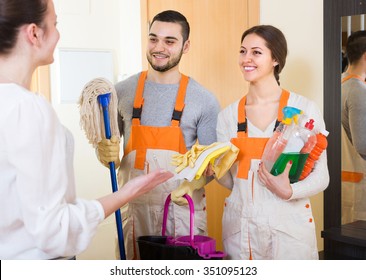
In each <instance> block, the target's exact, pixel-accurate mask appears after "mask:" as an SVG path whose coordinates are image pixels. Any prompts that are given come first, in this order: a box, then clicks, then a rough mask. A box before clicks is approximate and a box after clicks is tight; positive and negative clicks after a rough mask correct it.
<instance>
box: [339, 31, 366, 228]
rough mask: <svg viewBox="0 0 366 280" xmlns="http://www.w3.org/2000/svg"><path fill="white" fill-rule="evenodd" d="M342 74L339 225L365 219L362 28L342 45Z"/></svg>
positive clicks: (365, 38) (365, 42)
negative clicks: (343, 52)
mask: <svg viewBox="0 0 366 280" xmlns="http://www.w3.org/2000/svg"><path fill="white" fill-rule="evenodd" d="M346 54H347V60H348V67H347V69H346V71H345V72H344V73H342V85H341V91H342V93H341V106H342V107H341V108H342V109H341V116H342V224H344V223H350V222H354V221H357V220H366V179H365V174H366V83H365V79H366V31H357V32H355V33H353V34H352V35H351V36H350V37H349V39H348V41H347V45H346Z"/></svg>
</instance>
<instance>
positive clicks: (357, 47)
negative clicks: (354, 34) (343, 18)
mask: <svg viewBox="0 0 366 280" xmlns="http://www.w3.org/2000/svg"><path fill="white" fill-rule="evenodd" d="M365 52H366V37H365V36H361V37H358V38H355V39H353V40H352V41H351V42H348V43H347V47H346V53H347V58H348V61H349V63H350V64H353V63H355V62H357V61H358V60H359V59H360V58H361V57H362V55H363V54H364V53H365Z"/></svg>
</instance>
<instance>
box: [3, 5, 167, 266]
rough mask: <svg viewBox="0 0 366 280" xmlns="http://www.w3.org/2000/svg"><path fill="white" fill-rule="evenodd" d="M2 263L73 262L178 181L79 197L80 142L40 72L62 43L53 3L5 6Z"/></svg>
mask: <svg viewBox="0 0 366 280" xmlns="http://www.w3.org/2000/svg"><path fill="white" fill-rule="evenodd" d="M0 22H1V24H0V97H1V102H0V178H1V185H0V205H1V212H0V259H1V260H9V259H57V258H69V259H72V258H73V256H75V255H77V254H79V253H81V252H82V251H84V250H85V249H86V248H87V247H88V245H89V244H90V242H91V241H92V238H93V237H94V236H95V234H96V231H97V228H98V225H99V224H100V223H101V222H102V221H103V220H104V219H105V218H107V217H108V216H109V215H111V214H113V213H114V212H115V211H116V210H117V209H119V208H120V207H121V206H123V205H124V204H125V203H127V202H128V201H129V200H131V199H134V198H136V197H138V196H140V195H142V194H143V193H145V192H147V191H150V190H152V189H153V188H154V187H156V186H157V185H159V184H161V183H163V182H165V181H166V180H168V179H169V178H171V177H172V176H173V174H172V173H171V172H168V171H165V170H156V171H155V172H152V173H150V174H148V175H145V176H140V177H138V178H135V179H133V180H131V181H129V182H126V185H125V186H124V188H122V189H121V190H119V191H117V192H114V193H112V194H109V195H107V196H105V197H101V198H99V199H95V200H86V199H82V198H77V197H76V189H75V181H74V171H73V153H74V147H73V137H72V135H71V133H70V132H69V131H68V130H67V129H66V128H65V127H64V126H63V125H62V124H61V123H60V121H59V119H58V117H57V115H56V112H55V111H54V110H53V108H52V107H51V105H50V104H49V102H48V101H47V100H46V99H45V98H44V97H43V96H41V95H40V94H37V93H33V92H31V91H30V84H31V80H32V74H33V72H34V71H35V69H36V68H37V67H39V66H42V65H48V64H50V63H52V62H53V60H54V58H53V53H54V50H55V47H56V44H57V42H58V40H59V38H60V34H59V32H58V30H57V27H56V25H57V16H56V13H55V9H54V3H53V1H52V0H0Z"/></svg>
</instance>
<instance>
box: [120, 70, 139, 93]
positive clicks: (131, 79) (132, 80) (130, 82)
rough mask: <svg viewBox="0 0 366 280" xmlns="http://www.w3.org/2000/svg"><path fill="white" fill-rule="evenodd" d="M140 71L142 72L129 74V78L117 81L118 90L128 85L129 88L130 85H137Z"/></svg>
mask: <svg viewBox="0 0 366 280" xmlns="http://www.w3.org/2000/svg"><path fill="white" fill-rule="evenodd" d="M140 73H141V72H138V73H136V74H133V75H131V76H129V77H127V78H125V79H123V80H121V81H119V82H117V83H116V84H115V88H116V90H117V91H118V89H122V88H126V87H127V88H128V87H130V86H136V85H137V81H138V78H139V76H140Z"/></svg>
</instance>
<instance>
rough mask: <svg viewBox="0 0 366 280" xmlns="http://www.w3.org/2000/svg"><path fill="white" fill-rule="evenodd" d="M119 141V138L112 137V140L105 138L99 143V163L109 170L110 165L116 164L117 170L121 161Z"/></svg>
mask: <svg viewBox="0 0 366 280" xmlns="http://www.w3.org/2000/svg"><path fill="white" fill-rule="evenodd" d="M119 144H120V143H119V140H118V137H116V136H114V135H113V136H112V137H111V139H106V138H103V139H102V141H100V142H99V143H98V146H97V152H98V159H99V161H100V162H101V163H102V164H103V165H104V166H106V167H108V168H109V163H110V162H114V164H115V167H116V169H117V168H118V167H119V165H120V163H121V161H120V158H119Z"/></svg>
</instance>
